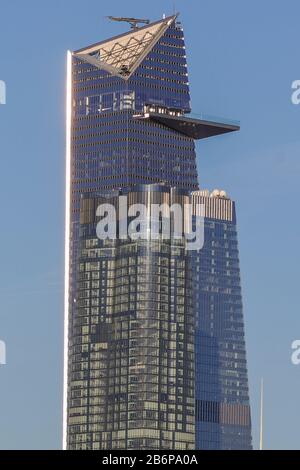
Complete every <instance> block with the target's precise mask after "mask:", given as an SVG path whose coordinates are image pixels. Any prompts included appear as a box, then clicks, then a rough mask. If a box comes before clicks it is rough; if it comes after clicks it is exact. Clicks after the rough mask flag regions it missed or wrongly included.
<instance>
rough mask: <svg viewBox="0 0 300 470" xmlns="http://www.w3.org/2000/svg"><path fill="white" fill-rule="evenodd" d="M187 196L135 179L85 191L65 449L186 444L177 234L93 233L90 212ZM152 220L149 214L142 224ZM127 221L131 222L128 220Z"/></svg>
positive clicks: (187, 380) (189, 360)
mask: <svg viewBox="0 0 300 470" xmlns="http://www.w3.org/2000/svg"><path fill="white" fill-rule="evenodd" d="M120 197H122V198H125V197H126V202H125V204H126V207H129V206H131V205H132V204H144V205H145V206H146V207H147V208H148V209H149V210H151V205H152V204H159V205H161V204H163V203H165V204H169V205H172V204H173V203H174V204H180V205H181V206H182V207H184V203H185V202H186V203H187V202H189V194H188V193H187V191H182V190H177V189H175V188H174V189H170V188H167V187H165V186H158V185H149V186H143V185H142V186H137V187H135V189H134V190H133V191H130V192H127V191H125V190H124V191H120V192H115V193H114V194H111V195H110V196H109V195H106V197H103V196H99V197H93V198H91V197H84V198H83V199H82V200H81V211H80V219H81V220H80V243H79V246H80V249H79V259H78V276H77V288H76V296H77V299H76V307H75V310H74V321H73V327H72V330H71V335H72V338H73V341H74V347H73V348H72V351H71V355H70V359H71V363H72V367H73V371H74V372H73V373H72V376H71V380H70V402H69V436H68V443H69V444H68V445H69V447H70V448H72V449H115V450H117V449H183V450H188V449H190V450H192V449H194V448H195V423H194V417H195V395H194V393H195V392H194V384H195V376H194V311H193V301H192V292H193V290H192V289H193V284H192V272H191V269H190V264H189V259H188V257H187V256H186V250H185V242H184V239H183V238H181V239H176V240H174V239H164V238H163V237H162V234H161V231H160V236H159V237H158V239H157V240H152V239H150V238H148V239H140V240H136V241H134V240H131V239H130V238H129V237H128V238H126V239H122V240H120V239H119V237H118V236H117V238H116V239H108V240H100V239H99V238H98V237H97V235H96V224H97V222H98V221H99V218H98V217H96V209H97V207H98V206H99V205H101V204H104V203H105V204H107V203H110V204H112V206H113V207H115V208H116V212H117V215H118V219H119V212H120V211H119V206H120V202H119V201H120ZM151 219H152V220H153V218H152V217H151V216H150V215H149V222H150V220H151ZM129 222H130V219H129Z"/></svg>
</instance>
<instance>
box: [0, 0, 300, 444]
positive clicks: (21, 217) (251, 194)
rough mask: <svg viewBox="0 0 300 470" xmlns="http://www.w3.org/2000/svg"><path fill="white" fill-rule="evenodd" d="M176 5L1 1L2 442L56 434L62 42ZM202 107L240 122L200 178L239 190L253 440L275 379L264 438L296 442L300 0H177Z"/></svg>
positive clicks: (98, 34) (101, 33)
mask: <svg viewBox="0 0 300 470" xmlns="http://www.w3.org/2000/svg"><path fill="white" fill-rule="evenodd" d="M173 8H174V2H173V1H172V0H171V1H169V0H168V1H167V0H159V1H158V0H152V1H151V2H141V1H133V0H127V1H126V2H124V1H120V0H111V1H110V2H104V1H100V0H84V1H83V0H60V1H59V0H51V1H50V0H44V1H40V0H26V1H24V0H22V1H21V0H14V1H12V0H1V4H0V17H1V27H0V80H5V81H6V83H7V104H6V105H5V106H0V156H1V171H0V192H1V197H0V201H1V232H0V256H1V257H0V260H1V269H0V296H1V307H0V339H2V340H5V341H6V344H7V362H8V364H7V365H6V366H5V367H1V368H0V448H2V449H16V448H25V449H38V448H59V447H60V444H61V404H62V361H63V249H64V91H65V53H66V50H67V49H68V48H69V49H77V48H80V47H82V46H85V45H87V44H89V43H94V42H97V41H99V40H101V39H104V38H106V37H109V36H110V35H114V34H118V33H121V32H123V30H124V26H122V25H120V24H114V23H110V22H109V21H107V20H106V19H105V18H104V17H105V15H119V16H122V15H123V16H137V17H146V18H150V19H152V20H156V19H158V18H161V16H162V14H163V13H166V14H170V13H172V12H173ZM175 9H176V10H178V11H180V12H181V17H180V19H181V21H182V22H183V26H184V28H185V39H186V46H187V53H188V63H189V73H190V83H191V91H192V100H193V101H192V104H193V111H194V112H195V113H200V112H204V113H208V114H214V115H220V116H225V117H232V118H236V119H240V120H241V125H242V128H241V132H240V133H237V134H235V135H233V134H232V135H227V136H220V137H217V138H215V139H212V140H207V141H201V142H200V143H199V144H197V150H198V164H199V171H200V182H201V186H202V187H208V188H209V189H213V188H215V187H221V188H224V189H226V190H227V192H228V193H229V195H230V196H231V197H232V198H234V199H236V201H237V210H238V222H239V238H240V251H241V267H242V282H243V292H244V313H245V320H246V329H247V346H248V363H249V375H250V388H251V401H252V414H253V426H254V443H255V445H257V437H258V436H257V429H258V415H259V409H258V405H259V403H258V401H259V400H258V398H259V382H260V377H261V376H264V379H265V389H266V390H265V399H266V409H265V446H266V448H273V449H275V448H282V449H283V448H298V449H299V448H300V430H299V418H300V398H299V397H300V393H299V392H300V366H293V365H292V364H291V361H290V356H291V349H290V346H291V342H292V341H293V340H294V339H299V338H300V309H299V304H300V302H299V292H300V288H299V279H300V262H299V261H300V259H299V258H300V256H299V239H300V222H299V199H300V186H299V181H300V126H299V123H300V105H299V106H295V105H292V103H291V99H290V96H291V83H292V81H293V80H296V79H300V67H299V28H300V3H299V0H287V1H286V2H271V1H268V2H262V1H260V0H251V1H250V0H247V1H246V0H245V1H243V2H241V1H240V0H227V1H226V2H224V0H210V1H209V2H207V1H206V2H204V1H202V0H201V1H198V0H197V1H196V0H193V1H190V0H189V1H183V0H181V1H178V0H177V1H176V4H175Z"/></svg>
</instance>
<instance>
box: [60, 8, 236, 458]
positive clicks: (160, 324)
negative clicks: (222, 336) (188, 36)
mask: <svg viewBox="0 0 300 470" xmlns="http://www.w3.org/2000/svg"><path fill="white" fill-rule="evenodd" d="M190 112H191V105H190V95H189V85H188V74H187V65H186V53H185V46H184V37H183V30H182V27H181V25H180V23H179V22H178V21H177V15H174V16H170V17H168V18H164V19H162V20H159V21H157V22H154V23H151V24H149V25H147V26H144V27H141V28H134V29H133V30H131V31H129V32H127V33H124V34H122V35H119V36H116V37H113V38H110V39H108V40H105V41H102V42H100V43H97V44H94V45H91V46H88V47H85V48H83V49H80V50H78V51H75V52H73V53H71V52H69V53H68V78H67V158H66V162H67V169H66V171H67V179H66V183H67V185H66V186H67V187H66V250H65V253H66V259H65V266H66V269H65V359H64V360H65V381H64V447H66V448H70V449H73V448H75V449H79V448H84V449H90V448H92V449H99V448H118V447H120V448H142V449H151V448H160V447H162V448H170V449H176V448H182V449H189V448H193V447H194V446H195V379H194V378H193V370H194V365H195V364H194V343H195V338H194V336H193V338H194V340H191V329H192V328H193V326H192V324H191V320H193V321H194V314H193V315H192V314H191V308H190V307H191V305H190V303H191V299H192V297H193V294H191V289H193V286H191V285H190V276H191V274H192V271H191V269H192V268H193V264H192V262H191V260H190V258H189V257H188V256H187V254H186V253H185V248H184V244H183V242H181V245H180V241H179V242H178V243H177V241H176V243H175V242H174V241H172V240H170V241H169V242H164V241H162V242H160V243H154V242H153V244H150V245H149V244H147V243H143V242H140V244H137V243H129V244H126V242H125V241H119V242H118V243H117V242H114V245H111V246H109V244H108V246H106V245H105V244H104V245H103V241H99V240H98V241H97V237H96V233H95V224H96V220H95V213H94V214H91V211H92V210H94V209H95V207H96V203H97V201H98V202H99V201H100V200H102V199H103V198H104V199H105V200H110V201H111V202H112V203H113V205H114V206H115V207H116V208H118V204H119V202H118V201H119V197H120V195H121V194H122V192H124V193H126V194H128V197H129V199H130V198H131V200H133V201H134V200H135V201H137V202H139V201H142V202H144V203H146V202H147V201H149V199H147V198H149V197H150V199H151V200H152V199H153V200H157V201H160V200H161V198H162V200H163V201H166V200H168V201H171V200H173V198H174V197H175V199H176V198H179V199H180V198H181V197H182V198H188V199H189V198H190V196H189V195H188V194H189V193H190V192H191V191H195V190H198V189H199V185H198V176H197V169H196V155H195V145H194V140H195V139H201V138H207V137H211V136H214V135H218V134H223V133H227V132H232V131H235V130H238V128H239V126H238V124H237V123H233V122H230V121H226V122H224V121H223V122H222V121H219V120H217V119H209V118H207V117H204V116H202V117H201V118H199V117H198V118H195V117H192V116H191V115H190ZM145 195H147V198H146V196H145ZM87 208H89V209H87ZM143 269H144V270H143ZM182 279H183V280H182ZM140 289H141V290H140ZM155 292H156V294H157V295H156V296H154V297H153V295H154V293H155ZM122 298H123V299H124V302H122V300H120V299H122ZM116 299H118V301H117V300H116ZM125 299H126V300H125ZM143 303H144V306H146V308H145V307H144V308H142V305H141V304H143ZM193 312H194V308H193ZM142 332H143V333H142ZM137 336H138V338H137ZM134 345H135V346H134ZM178 348H179V349H178ZM142 352H143V353H144V357H143V358H142V356H143V354H142ZM160 354H162V359H161V361H163V362H161V361H160V360H159V361H158V359H157V358H159V357H160ZM164 354H165V356H164ZM157 361H158V362H157ZM125 364H126V366H125ZM100 365H101V367H100ZM125 371H126V372H125ZM196 373H197V371H196ZM142 378H144V379H143V380H144V382H142ZM131 381H132V382H131ZM138 386H139V387H141V389H140V390H142V391H143V393H141V395H140V397H139V400H137V397H136V393H137V392H136V390H137V389H138ZM104 397H105V399H104ZM135 407H136V408H135Z"/></svg>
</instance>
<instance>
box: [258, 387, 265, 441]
mask: <svg viewBox="0 0 300 470" xmlns="http://www.w3.org/2000/svg"><path fill="white" fill-rule="evenodd" d="M263 414H264V379H263V378H262V379H261V383H260V433H259V434H260V435H259V450H263Z"/></svg>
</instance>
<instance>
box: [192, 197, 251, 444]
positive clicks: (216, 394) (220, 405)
mask: <svg viewBox="0 0 300 470" xmlns="http://www.w3.org/2000/svg"><path fill="white" fill-rule="evenodd" d="M192 197H193V204H194V207H195V211H194V212H195V213H196V211H197V204H198V205H199V204H200V205H201V206H198V207H203V208H204V214H203V215H204V218H205V233H204V246H203V248H202V249H201V250H200V251H199V252H197V253H195V252H192V254H191V260H192V265H193V268H192V271H193V279H194V307H195V370H196V374H195V379H196V382H195V398H196V448H197V449H223V450H232V449H236V450H243V449H244V450H245V449H251V448H252V442H251V414H250V404H249V391H248V373H247V361H246V348H245V333H244V320H243V305H242V295H241V282H240V267H239V250H238V240H237V228H236V212H235V203H234V201H232V200H230V199H229V197H228V196H227V194H226V192H225V191H219V190H215V191H213V192H211V193H209V191H207V190H206V191H195V192H194V193H193V196H192Z"/></svg>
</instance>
